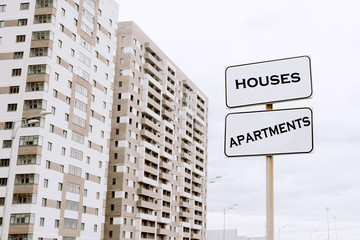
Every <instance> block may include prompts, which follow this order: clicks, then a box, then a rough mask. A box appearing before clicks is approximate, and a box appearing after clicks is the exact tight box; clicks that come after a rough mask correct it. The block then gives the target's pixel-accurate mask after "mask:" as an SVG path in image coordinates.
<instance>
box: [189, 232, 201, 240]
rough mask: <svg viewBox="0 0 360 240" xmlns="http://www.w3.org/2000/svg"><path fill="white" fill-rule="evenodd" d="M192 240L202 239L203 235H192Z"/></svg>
mask: <svg viewBox="0 0 360 240" xmlns="http://www.w3.org/2000/svg"><path fill="white" fill-rule="evenodd" d="M191 239H201V234H200V233H192V234H191Z"/></svg>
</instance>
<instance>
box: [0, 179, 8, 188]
mask: <svg viewBox="0 0 360 240" xmlns="http://www.w3.org/2000/svg"><path fill="white" fill-rule="evenodd" d="M6 185H7V178H0V186H6Z"/></svg>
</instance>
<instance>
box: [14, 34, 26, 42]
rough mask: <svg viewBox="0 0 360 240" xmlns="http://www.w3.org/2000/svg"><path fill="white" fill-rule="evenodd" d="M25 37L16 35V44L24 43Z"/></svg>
mask: <svg viewBox="0 0 360 240" xmlns="http://www.w3.org/2000/svg"><path fill="white" fill-rule="evenodd" d="M25 36H26V35H16V42H25Z"/></svg>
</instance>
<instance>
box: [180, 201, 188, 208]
mask: <svg viewBox="0 0 360 240" xmlns="http://www.w3.org/2000/svg"><path fill="white" fill-rule="evenodd" d="M180 207H186V208H191V204H190V202H187V201H182V200H181V201H180Z"/></svg>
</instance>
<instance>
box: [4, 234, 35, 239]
mask: <svg viewBox="0 0 360 240" xmlns="http://www.w3.org/2000/svg"><path fill="white" fill-rule="evenodd" d="M32 239H33V235H32V234H9V238H8V240H32Z"/></svg>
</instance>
